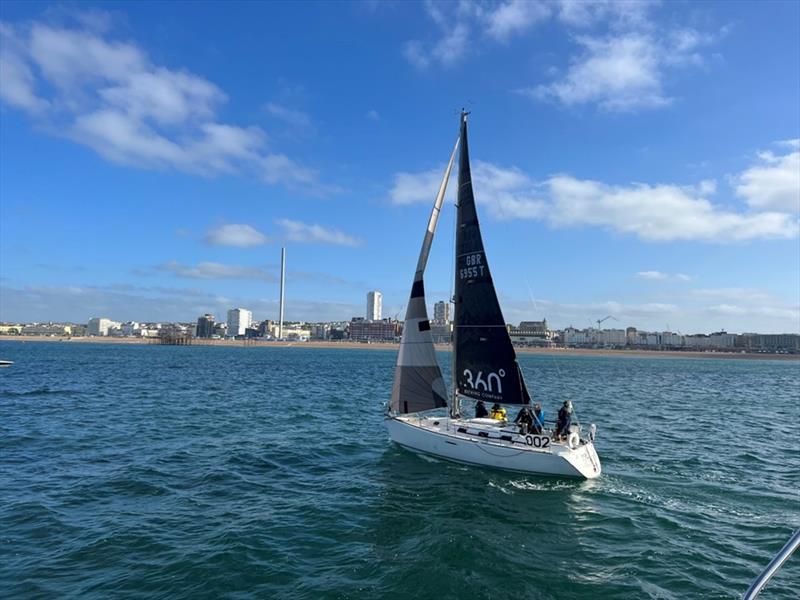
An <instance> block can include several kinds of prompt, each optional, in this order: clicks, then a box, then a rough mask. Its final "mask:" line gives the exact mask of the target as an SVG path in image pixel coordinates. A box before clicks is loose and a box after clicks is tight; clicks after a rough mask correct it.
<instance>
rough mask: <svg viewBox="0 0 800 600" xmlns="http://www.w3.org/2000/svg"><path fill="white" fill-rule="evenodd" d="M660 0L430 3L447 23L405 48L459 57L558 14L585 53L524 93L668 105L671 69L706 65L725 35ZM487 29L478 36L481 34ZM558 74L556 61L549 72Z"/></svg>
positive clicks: (419, 62) (430, 10)
mask: <svg viewBox="0 0 800 600" xmlns="http://www.w3.org/2000/svg"><path fill="white" fill-rule="evenodd" d="M658 4H659V3H658V2H656V1H652V2H651V1H647V0H642V1H635V2H617V1H613V0H596V1H586V0H560V1H559V2H543V1H538V0H505V1H503V2H499V3H477V2H463V1H462V2H459V3H441V2H440V3H434V2H430V1H429V2H426V3H425V10H426V13H427V15H428V17H430V19H431V20H432V21H433V22H434V23H435V24H436V26H437V27H438V29H439V32H438V33H439V35H438V38H437V41H434V42H424V41H420V40H411V41H408V42H406V43H405V45H404V46H403V54H404V56H405V57H406V59H407V60H408V61H409V62H410V63H411V64H412V65H414V66H415V67H417V68H419V69H427V68H429V67H431V66H432V65H436V64H438V65H441V66H444V67H448V66H452V65H454V64H456V63H458V62H459V61H460V60H461V59H462V58H463V57H464V56H466V55H467V53H468V52H469V51H470V50H471V49H472V47H473V46H475V44H476V43H477V42H479V41H480V40H479V39H478V40H476V39H472V38H476V37H479V36H480V34H482V35H483V37H484V38H488V39H490V40H493V41H495V42H500V43H506V42H508V41H509V40H510V39H511V38H513V37H515V36H519V35H522V34H524V33H526V32H528V31H529V30H531V29H533V28H534V27H536V26H537V25H539V24H542V23H545V22H547V21H548V20H550V18H551V16H555V20H556V22H557V23H559V24H561V25H563V26H564V27H565V28H566V31H567V33H568V34H574V33H575V32H576V31H580V35H573V36H572V39H574V41H575V42H576V43H577V45H578V47H579V52H578V53H577V54H576V55H573V56H572V57H571V59H570V64H569V66H568V67H567V68H566V69H565V70H563V72H562V74H561V76H560V77H558V78H557V79H556V80H555V81H551V82H550V83H546V84H539V85H532V86H527V87H522V88H520V89H518V90H517V91H518V92H520V93H522V94H524V95H527V96H530V97H532V98H535V99H538V100H551V101H554V102H557V103H560V104H564V105H568V106H571V105H578V104H588V103H594V104H597V105H599V106H600V107H601V108H603V109H605V110H608V111H617V112H622V111H635V110H639V109H645V108H659V107H663V106H667V105H668V104H670V103H671V102H672V101H673V98H672V97H671V96H670V95H669V94H668V93H667V92H666V91H665V89H664V88H665V81H666V79H667V73H668V71H669V70H670V69H675V68H678V67H686V66H702V65H704V62H705V61H704V58H703V55H702V54H701V51H700V50H701V48H702V47H703V46H705V45H708V44H710V43H712V42H713V41H714V40H715V38H716V37H718V36H719V35H722V34H724V33H725V31H726V29H725V28H721V29H720V30H719V33H717V34H715V35H709V34H707V33H704V32H701V31H698V30H696V29H692V28H690V27H685V26H681V25H680V24H674V23H667V24H659V25H658V26H657V24H656V22H655V21H654V20H653V19H652V15H651V12H652V9H653V7H654V6H656V5H658ZM476 32H477V33H478V34H479V35H477V36H476V35H474V34H475V33H476ZM554 71H555V74H558V73H559V72H560V70H559V69H556V68H555V67H554V66H552V65H551V66H550V67H549V68H548V69H547V72H548V73H550V74H551V75H553V72H554Z"/></svg>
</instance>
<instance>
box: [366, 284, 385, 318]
mask: <svg viewBox="0 0 800 600" xmlns="http://www.w3.org/2000/svg"><path fill="white" fill-rule="evenodd" d="M382 314H383V294H381V293H380V292H378V291H373V292H367V320H368V321H380V320H381V315H382Z"/></svg>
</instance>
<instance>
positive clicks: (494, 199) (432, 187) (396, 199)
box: [389, 160, 545, 219]
mask: <svg viewBox="0 0 800 600" xmlns="http://www.w3.org/2000/svg"><path fill="white" fill-rule="evenodd" d="M443 174H444V166H442V167H441V168H440V169H431V170H429V171H423V172H421V173H407V172H401V173H396V174H395V176H394V184H393V185H392V188H391V189H390V191H389V199H390V202H392V204H401V205H402V204H415V203H418V202H421V203H432V202H433V200H434V198H435V197H436V194H437V192H438V190H439V184H440V183H441V181H442V175H443ZM472 180H473V183H474V184H475V186H476V188H478V189H480V190H481V202H482V203H484V204H485V205H486V206H487V207H488V209H489V211H490V212H491V214H492V216H494V217H496V218H498V219H509V218H527V219H533V218H538V217H540V216H542V214H543V209H544V206H545V205H544V203H543V202H542V201H541V200H539V199H537V197H536V194H537V190H536V185H535V183H534V182H533V180H532V179H531V178H530V177H528V175H526V174H525V173H523V172H522V171H520V170H519V169H516V168H513V167H512V168H502V167H498V166H496V165H493V164H491V163H487V162H484V161H480V160H476V161H474V162H473V165H472ZM455 189H456V184H455V181H454V180H453V181H451V182H450V183H449V185H448V190H447V194H448V197H449V198H450V199H452V200H454V199H455Z"/></svg>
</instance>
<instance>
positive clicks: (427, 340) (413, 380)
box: [389, 140, 458, 413]
mask: <svg viewBox="0 0 800 600" xmlns="http://www.w3.org/2000/svg"><path fill="white" fill-rule="evenodd" d="M457 148H458V140H456V145H455V147H454V148H453V153H452V154H451V155H450V162H449V163H448V164H447V170H446V171H445V174H444V177H443V178H442V183H441V184H440V186H439V193H438V194H437V195H436V201H435V202H434V204H433V210H432V211H431V216H430V219H429V220H428V229H427V230H426V231H425V238H424V239H423V241H422V250H420V253H419V260H418V261H417V270H416V272H415V273H414V283H413V285H412V286H411V297H410V298H409V300H408V308H407V309H406V321H405V325H404V327H403V336H402V337H401V338H400V351H399V352H398V354H397V367H396V368H395V372H394V385H393V386H392V398H391V400H390V402H389V409H390V410H391V411H392V412H396V413H410V412H419V411H422V410H429V409H432V408H441V407H444V406H447V389H446V388H445V385H444V379H442V371H441V369H440V368H439V363H438V362H437V361H436V352H435V349H434V347H433V339H432V338H431V325H430V322H429V321H428V309H427V307H426V306H425V283H424V276H425V266H426V265H427V264H428V255H429V254H430V250H431V244H432V243H433V234H434V232H435V231H436V223H437V222H438V220H439V213H440V212H441V210H442V202H443V201H444V194H445V191H446V189H447V181H448V179H450V171H451V170H452V169H453V163H454V162H455V158H456V150H457Z"/></svg>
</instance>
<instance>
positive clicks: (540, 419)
mask: <svg viewBox="0 0 800 600" xmlns="http://www.w3.org/2000/svg"><path fill="white" fill-rule="evenodd" d="M532 421H533V423H532V424H531V427H530V430H531V433H535V434H540V433H542V430H543V429H544V411H543V410H542V405H541V404H539V403H538V402H537V403H536V404H534V405H533V419H532Z"/></svg>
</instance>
